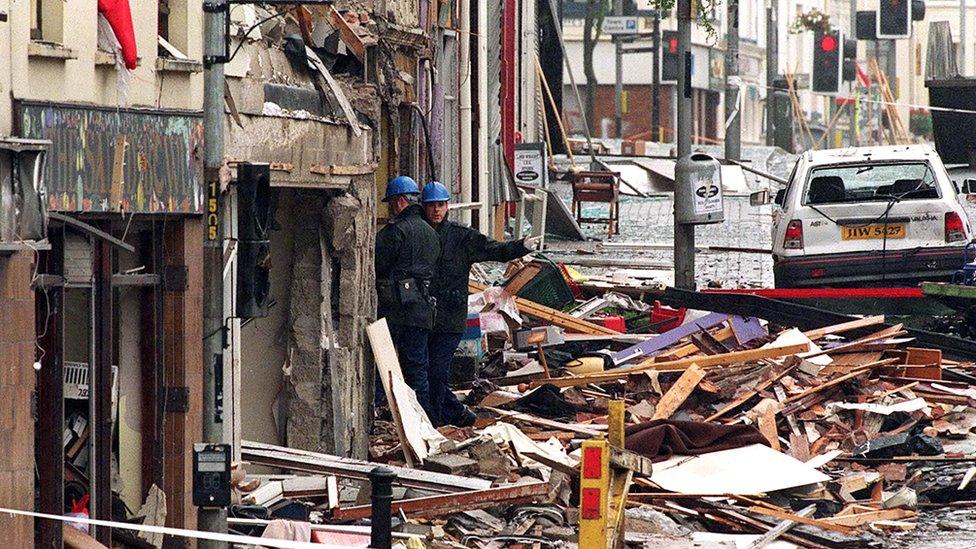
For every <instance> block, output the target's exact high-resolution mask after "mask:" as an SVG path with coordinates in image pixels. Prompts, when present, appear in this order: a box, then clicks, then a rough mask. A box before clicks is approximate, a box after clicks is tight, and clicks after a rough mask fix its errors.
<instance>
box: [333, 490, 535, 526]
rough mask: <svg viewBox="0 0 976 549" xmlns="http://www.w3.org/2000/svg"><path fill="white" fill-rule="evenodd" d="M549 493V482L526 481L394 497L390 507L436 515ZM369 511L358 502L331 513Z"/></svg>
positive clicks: (353, 515)
mask: <svg viewBox="0 0 976 549" xmlns="http://www.w3.org/2000/svg"><path fill="white" fill-rule="evenodd" d="M548 494H549V483H548V482H529V483H524V484H514V485H510V486H501V487H498V488H488V489H486V490H475V491H472V492H459V493H456V494H441V495H437V496H429V497H422V498H413V499H404V500H400V501H394V502H393V504H392V505H391V511H392V512H393V513H394V514H399V513H401V512H403V513H404V514H406V515H409V516H437V515H442V514H447V513H454V512H457V511H458V510H459V509H482V508H484V507H494V506H496V505H503V504H504V505H511V504H515V503H524V502H529V501H540V500H542V499H544V498H545V497H546V496H547V495H548ZM371 514H372V506H371V505H357V506H354V507H346V508H342V507H340V508H338V509H335V510H333V513H332V517H333V518H334V519H336V520H354V519H363V518H368V517H369V516H370V515H371Z"/></svg>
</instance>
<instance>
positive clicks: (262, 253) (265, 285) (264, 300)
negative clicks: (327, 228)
mask: <svg viewBox="0 0 976 549" xmlns="http://www.w3.org/2000/svg"><path fill="white" fill-rule="evenodd" d="M273 222H274V196H273V195H272V194H271V169H270V166H269V165H268V164H250V163H240V164H238V165H237V237H238V239H237V317H238V318H258V317H265V316H268V309H269V307H270V306H271V276H270V275H271V225H272V223H273Z"/></svg>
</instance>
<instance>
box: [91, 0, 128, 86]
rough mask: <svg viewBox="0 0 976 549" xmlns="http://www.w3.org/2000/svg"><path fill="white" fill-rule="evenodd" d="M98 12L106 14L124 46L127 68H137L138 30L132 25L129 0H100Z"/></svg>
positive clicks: (123, 51)
mask: <svg viewBox="0 0 976 549" xmlns="http://www.w3.org/2000/svg"><path fill="white" fill-rule="evenodd" d="M98 13H100V14H102V15H104V16H105V19H106V20H108V24H109V25H111V27H112V31H113V32H114V33H115V38H116V39H117V40H118V41H119V44H120V45H121V46H122V59H123V60H124V61H125V68H127V69H129V70H130V71H131V70H133V69H135V68H136V60H137V58H138V55H137V53H136V32H135V29H134V28H133V26H132V11H131V10H130V9H129V0H98Z"/></svg>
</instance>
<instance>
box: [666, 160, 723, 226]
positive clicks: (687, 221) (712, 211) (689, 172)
mask: <svg viewBox="0 0 976 549" xmlns="http://www.w3.org/2000/svg"><path fill="white" fill-rule="evenodd" d="M674 217H675V222H676V223H678V224H680V225H705V224H708V223H721V222H723V221H725V207H724V205H723V203H722V169H721V166H719V163H718V160H715V159H714V158H712V157H711V156H709V155H707V154H703V153H692V154H690V155H687V156H683V157H681V158H679V159H678V163H677V165H676V166H675V168H674Z"/></svg>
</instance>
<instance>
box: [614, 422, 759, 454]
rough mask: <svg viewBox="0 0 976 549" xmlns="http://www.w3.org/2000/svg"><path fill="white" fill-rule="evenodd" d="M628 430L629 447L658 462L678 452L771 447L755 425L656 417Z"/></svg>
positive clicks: (631, 426) (703, 452)
mask: <svg viewBox="0 0 976 549" xmlns="http://www.w3.org/2000/svg"><path fill="white" fill-rule="evenodd" d="M625 433H626V447H627V449H628V450H630V451H631V452H635V453H638V454H641V455H643V456H645V457H647V458H649V459H650V460H651V461H655V462H657V461H664V460H666V459H668V458H670V457H671V456H672V455H674V454H677V455H685V456H693V455H698V454H707V453H709V452H718V451H719V450H729V449H732V448H741V447H743V446H748V445H750V444H765V445H766V446H769V441H768V440H766V437H764V436H763V435H762V433H760V432H759V429H756V428H755V427H753V426H751V425H723V424H720V423H703V422H699V421H675V420H671V419H655V420H652V421H648V422H646V423H639V424H637V425H630V426H628V427H627V428H626V430H625Z"/></svg>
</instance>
